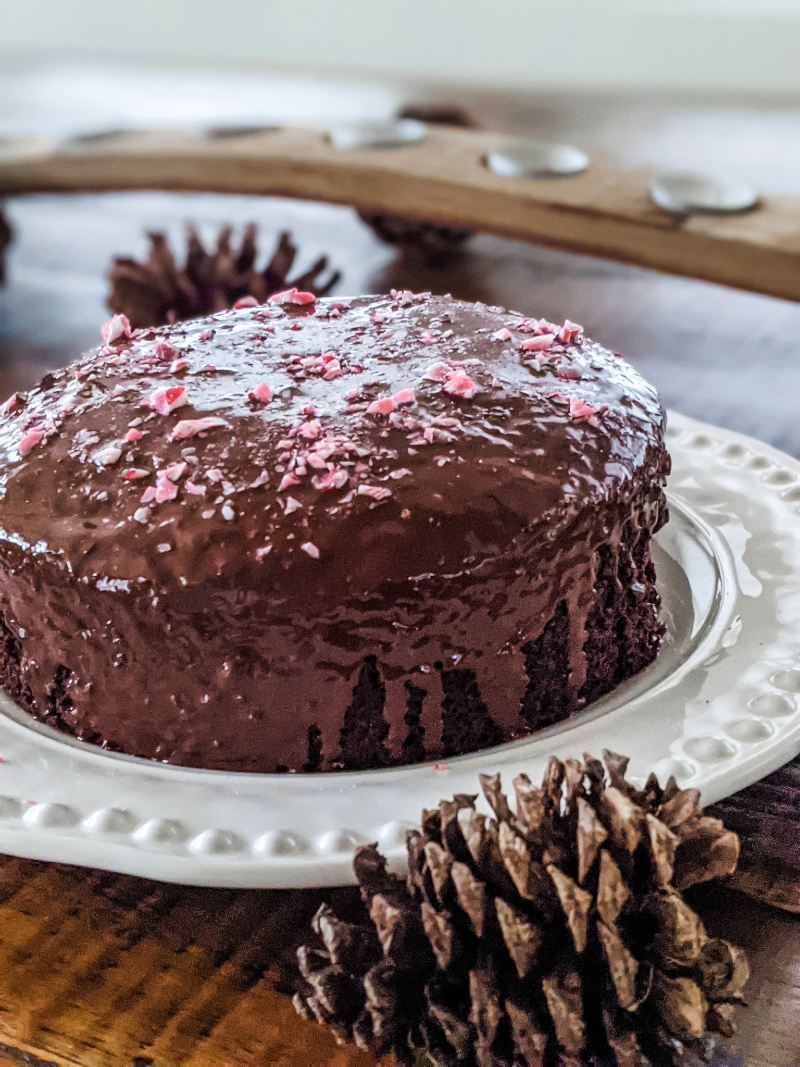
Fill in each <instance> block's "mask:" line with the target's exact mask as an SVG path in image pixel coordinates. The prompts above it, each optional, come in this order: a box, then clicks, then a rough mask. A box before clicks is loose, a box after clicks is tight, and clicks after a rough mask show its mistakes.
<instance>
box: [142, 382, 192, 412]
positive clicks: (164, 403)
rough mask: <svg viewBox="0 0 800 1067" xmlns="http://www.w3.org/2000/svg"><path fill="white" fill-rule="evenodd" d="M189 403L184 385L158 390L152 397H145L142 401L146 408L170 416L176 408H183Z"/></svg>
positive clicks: (169, 386)
mask: <svg viewBox="0 0 800 1067" xmlns="http://www.w3.org/2000/svg"><path fill="white" fill-rule="evenodd" d="M188 403H189V398H188V397H187V396H186V389H185V388H184V386H182V385H168V386H164V387H163V388H161V389H156V391H155V392H154V393H151V394H150V396H148V397H145V399H144V400H143V401H142V404H143V406H144V407H148V408H152V409H153V410H154V411H157V412H158V414H159V415H169V414H171V413H172V412H173V411H175V409H176V408H182V407H183V405H184V404H188Z"/></svg>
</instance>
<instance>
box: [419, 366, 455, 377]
mask: <svg viewBox="0 0 800 1067" xmlns="http://www.w3.org/2000/svg"><path fill="white" fill-rule="evenodd" d="M452 373H453V368H452V367H450V366H448V364H447V363H432V364H431V365H430V367H428V369H427V370H426V371H425V373H424V374H423V376H422V377H423V378H426V379H427V380H428V381H429V382H446V381H447V379H448V378H449V377H450V376H451V375H452Z"/></svg>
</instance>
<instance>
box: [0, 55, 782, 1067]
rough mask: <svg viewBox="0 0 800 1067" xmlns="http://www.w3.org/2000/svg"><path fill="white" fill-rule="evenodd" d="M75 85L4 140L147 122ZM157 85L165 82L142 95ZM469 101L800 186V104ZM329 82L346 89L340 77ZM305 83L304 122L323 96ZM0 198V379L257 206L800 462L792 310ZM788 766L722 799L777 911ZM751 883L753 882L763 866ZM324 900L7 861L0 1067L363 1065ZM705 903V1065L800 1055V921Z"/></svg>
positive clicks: (116, 200)
mask: <svg viewBox="0 0 800 1067" xmlns="http://www.w3.org/2000/svg"><path fill="white" fill-rule="evenodd" d="M71 77H73V76H72V75H67V74H64V73H63V72H62V73H61V74H60V75H58V76H56V75H50V74H47V75H46V76H45V75H44V74H36V73H35V72H34V73H27V74H24V75H23V74H21V75H19V78H18V81H17V82H14V81H13V79H8V78H7V79H6V81H5V82H4V83H3V84H4V87H5V94H6V95H5V97H0V134H2V133H3V132H4V130H8V131H9V132H10V131H11V130H14V131H17V130H19V129H20V128H21V123H23V122H24V123H28V124H29V125H30V127H31V128H32V129H33V128H40V129H44V130H46V131H47V132H59V130H62V131H63V132H73V131H74V130H75V129H76V128H80V127H81V126H82V127H83V128H88V129H91V128H93V127H95V128H97V127H108V126H112V125H118V124H119V123H120V122H121V121H124V120H126V117H128V118H129V119H130V121H132V122H139V123H141V122H142V121H149V120H151V119H152V116H151V115H149V114H145V115H144V116H143V117H142V114H141V111H142V107H143V105H141V103H140V102H136V106H134V104H133V103H132V102H131V99H130V96H131V94H130V83H129V82H126V81H125V78H124V77H123V76H122V75H115V74H113V73H106V74H103V75H102V76H100V75H92V78H93V79H94V80H93V81H92V80H91V79H90V82H91V85H92V86H93V87H94V88H93V90H92V91H91V92H89V91H88V90H87V91H85V92H84V95H83V96H82V97H81V98H80V100H79V101H78V104H79V107H78V108H77V114H76V108H75V107H73V108H72V109H69V108H68V107H67V104H66V103H65V100H70V99H72V101H73V103H74V102H75V99H74V98H75V90H74V78H73V81H72V82H71V81H70V78H71ZM59 78H60V79H61V81H60V82H59ZM137 84H138V85H140V86H144V85H147V84H149V83H148V82H147V81H146V79H140V81H139V82H137ZM159 84H160V83H159V82H158V79H154V81H153V85H154V86H155V89H154V90H153V92H152V94H151V96H153V97H155V96H157V92H156V89H157V88H158V85H159ZM182 84H183V83H181V81H180V77H177V76H176V78H173V80H172V81H171V83H170V85H171V90H170V91H171V92H172V93H173V97H175V98H180V97H181V93H184V94H185V95H187V96H188V94H189V91H190V87H189V88H187V85H188V84H189V83H188V82H187V85H184V86H183V88H182V87H181V86H182ZM194 84H196V83H194ZM218 84H223V83H218ZM9 86H10V88H9ZM70 86H72V88H71V89H70ZM235 88H236V86H235V81H234V80H233V79H232V82H231V87H229V89H228V91H227V96H226V95H225V93H222V98H224V99H225V100H227V101H228V103H227V104H226V106H228V107H229V111H230V116H231V118H232V120H235V119H236V118H237V117H238V115H239V114H240V113H241V108H240V109H239V111H238V112H237V111H236V107H237V104H236V101H235V92H234V90H235ZM281 91H282V92H283V93H284V96H283V97H282V96H281ZM270 92H271V94H272V95H271V96H270V104H269V106H270V108H272V111H271V112H270V113H269V114H267V113H266V112H265V116H264V117H265V118H268V119H272V120H274V119H276V118H280V117H281V108H282V107H285V108H286V112H287V115H286V117H287V118H291V119H292V120H295V121H296V120H297V118H298V107H299V106H300V105H298V92H299V90H298V88H297V86H296V85H293V84H292V83H291V82H288V81H287V82H286V84H285V86H284V89H283V90H280V86H278V88H276V83H275V82H273V83H271V89H270ZM70 93H72V97H70ZM337 93H338V94H339V95H338V96H337ZM456 96H458V97H459V98H460V102H461V103H462V104H464V105H466V106H467V107H468V108H469V110H470V111H471V112H472V114H473V115H474V117H475V118H476V120H477V121H478V122H479V123H480V124H482V125H486V126H492V127H494V128H505V129H509V130H514V131H519V132H529V133H536V134H540V135H544V136H558V137H559V138H561V139H567V140H572V141H574V142H576V143H578V144H579V145H580V146H581V147H585V148H588V149H589V150H590V151H591V150H592V149H593V148H605V149H608V150H611V151H613V152H614V153H615V154H617V155H618V156H620V157H622V158H624V159H626V160H628V161H629V162H630V163H632V164H636V163H644V162H659V163H662V164H664V165H665V166H670V167H680V166H690V165H691V166H705V167H707V168H712V169H713V168H715V169H723V170H726V171H729V172H731V171H732V172H735V173H738V174H739V175H741V176H742V177H745V178H748V179H750V180H752V181H754V182H756V183H757V184H759V185H760V186H761V187H762V188H765V189H770V188H773V189H776V190H779V191H785V192H792V193H800V147H798V146H800V109H797V110H791V109H778V108H774V109H767V108H761V109H755V108H748V107H746V106H744V105H742V104H737V105H736V106H735V107H733V106H730V107H721V106H714V107H711V106H707V105H702V104H694V105H690V104H687V103H681V102H680V101H664V100H650V101H644V102H641V101H640V102H632V101H625V100H616V101H615V100H605V101H604V100H599V101H598V100H581V99H579V98H570V97H558V98H552V99H547V98H538V99H535V98H530V97H524V96H521V95H513V94H500V93H498V94H475V93H469V92H466V91H465V92H463V93H461V94H451V95H450V99H455V97H456ZM329 97H330V99H333V100H334V101H336V100H341V99H344V97H343V95H342V91H341V87H335V86H334V87H332V88H331V92H330V94H329ZM425 98H428V99H440V100H441V99H443V97H442V94H441V92H439V93H437V94H434V93H432V92H431V91H429V90H425V88H424V87H420V86H407V87H402V86H395V87H390V88H389V89H387V88H386V87H385V86H384V87H382V88H378V87H375V88H372V87H369V86H365V87H360V88H354V89H352V91H350V93H349V95H348V96H347V108H348V109H349V110H348V115H349V116H351V115H352V114H354V113H357V112H358V110H359V108H360V107H361V108H363V112H364V114H368V115H374V114H375V111H376V100H378V101H380V102H381V106H382V107H383V106H385V107H386V108H390V107H391V106H395V105H396V104H399V103H401V102H403V101H404V99H417V100H420V99H425ZM302 99H304V100H307V106H308V114H307V115H305V117H306V118H308V119H309V120H312V119H314V118H316V117H317V115H316V114H315V113H314V108H315V107H318V105H319V101H321V100H324V99H326V97H325V92H324V89H323V90H320V91H318V92H317V94H316V96H315V95H314V93H312V92H308V91H306V95H305V96H304V97H302ZM315 101H316V103H315ZM330 106H331V107H334V105H330ZM137 108H138V110H137ZM126 109H127V110H126ZM251 110H252V109H251ZM134 115H135V117H131V116H134ZM301 117H302V116H301ZM326 117H335V116H334V115H333V114H331V112H330V111H329V112H326ZM214 118H215V120H219V118H220V114H219V111H217V113H216V114H215V116H214ZM7 213H8V216H9V218H10V221H11V222H12V225H13V226H14V228H15V231H16V240H15V243H14V245H13V247H12V249H11V252H10V256H9V263H8V275H9V281H8V285H7V287H6V289H5V290H4V291H2V292H1V293H0V393H2V394H3V395H5V394H7V393H9V392H11V391H12V390H14V389H17V388H25V387H26V386H29V385H32V384H33V383H34V382H36V381H37V380H38V379H39V378H40V377H41V375H42V374H43V373H44V372H45V371H46V370H47V369H49V368H52V367H54V366H57V365H60V364H63V363H64V362H66V361H68V360H69V359H71V358H72V357H74V356H75V355H77V354H78V353H79V352H80V351H81V350H82V349H84V348H86V347H88V346H89V345H92V344H94V343H95V342H96V340H97V339H98V325H99V323H100V322H102V321H103V319H104V318H105V317H106V311H105V308H104V300H105V293H106V284H105V282H104V278H103V275H104V272H105V270H106V268H107V266H108V263H109V260H110V258H111V256H112V255H115V254H120V255H124V254H134V255H142V254H143V253H144V251H145V240H144V238H143V230H144V229H146V228H148V229H153V228H163V229H167V230H168V231H169V232H170V233H171V235H172V237H173V241H174V243H175V244H176V245H177V246H180V244H181V242H182V236H181V227H182V222H183V221H184V220H186V219H192V220H195V221H197V222H199V223H200V224H201V228H202V229H203V231H204V232H205V233H206V234H207V235H211V234H212V233H213V231H214V229H215V227H216V226H217V225H219V224H222V223H224V222H232V223H234V224H236V225H241V224H243V223H244V222H245V221H248V220H250V219H253V220H254V221H256V222H257V223H259V225H260V227H261V233H262V242H263V245H264V255H266V252H267V250H268V248H269V247H271V244H272V242H273V241H274V238H275V236H276V234H277V232H278V231H279V230H280V229H282V228H290V229H291V230H292V231H293V233H294V235H295V238H296V241H297V243H298V244H299V246H300V249H301V253H300V260H299V262H298V266H300V267H301V268H302V266H303V265H308V264H310V262H311V261H312V260H313V259H314V258H316V256H317V255H319V254H321V253H322V252H327V253H328V254H329V255H330V257H331V259H332V262H333V264H334V266H336V267H338V268H340V269H341V270H342V272H343V277H342V280H341V283H340V285H339V287H338V291H339V292H341V293H348V294H354V293H360V292H381V291H386V290H387V289H388V288H390V287H396V288H413V289H432V290H435V291H440V292H441V291H450V292H452V293H453V294H454V295H455V296H458V297H464V298H469V299H481V300H485V301H486V302H487V303H500V304H503V305H505V306H507V307H512V308H515V309H517V310H520V311H522V312H525V313H531V314H537V315H544V316H546V317H548V318H551V319H558V318H559V317H561V318H563V317H564V316H569V317H570V318H571V319H573V320H575V321H578V322H581V323H582V324H583V325H584V326H585V327H586V329H587V331H588V332H589V333H590V334H592V335H593V336H595V337H596V338H598V339H599V340H601V341H602V342H604V343H605V344H607V345H608V346H609V347H611V348H614V349H616V350H618V351H621V352H623V353H625V354H626V355H627V356H628V357H629V358H630V359H631V361H632V362H633V363H634V364H635V365H636V366H637V367H638V368H639V369H640V370H641V371H642V372H643V373H644V374H645V375H646V376H647V377H648V378H650V379H651V380H652V381H653V382H654V383H655V384H656V385H657V386H658V387H659V389H660V390H661V393H662V396H663V397H664V399H665V401H666V403H667V404H668V405H669V406H670V407H673V408H676V409H679V410H681V411H683V412H685V413H686V414H689V415H693V416H695V417H697V418H701V419H705V420H707V421H709V422H713V423H717V424H720V425H725V426H729V427H731V428H733V429H737V430H741V431H743V432H745V433H749V434H752V435H754V436H756V437H759V438H761V439H762V440H765V441H769V442H770V443H771V444H773V445H776V446H777V447H779V448H783V449H785V450H786V451H789V452H791V453H793V454H794V455H798V456H800V419H798V416H797V403H798V402H797V398H798V396H800V305H797V304H791V303H788V302H785V301H780V300H773V299H769V298H766V297H760V296H755V295H752V294H746V293H742V292H737V291H734V290H728V289H723V288H720V287H716V286H713V285H709V284H706V283H703V282H697V281H690V280H686V279H677V278H668V277H662V276H659V275H656V274H650V273H647V272H645V271H641V270H638V269H636V268H632V267H626V266H620V265H616V264H610V263H605V262H602V261H599V260H587V259H582V258H580V257H577V256H574V255H570V254H566V253H558V252H553V251H547V250H544V249H538V248H531V247H528V246H523V245H520V244H517V243H514V242H509V241H503V240H501V239H498V238H489V237H481V238H475V239H473V241H472V242H471V243H470V244H469V245H468V246H467V251H466V254H465V255H464V256H463V257H462V258H461V259H460V260H458V261H456V262H454V263H452V264H451V265H449V266H448V267H446V268H438V269H436V270H434V269H430V268H426V267H424V266H421V265H419V264H414V263H409V262H401V261H398V260H397V259H396V258H395V257H394V254H393V252H392V251H391V250H389V249H387V248H386V247H385V246H382V245H381V244H380V243H379V242H378V241H377V239H376V238H375V237H374V235H373V234H372V233H371V232H370V231H369V230H368V229H367V228H366V227H365V226H364V225H363V224H362V223H360V222H359V220H358V219H357V217H356V216H355V215H354V213H353V212H351V211H350V210H348V209H347V208H336V207H329V206H324V205H316V204H296V203H291V202H288V201H280V200H260V199H257V198H253V197H230V196H206V195H180V196H178V195H170V194H158V193H147V194H141V193H137V194H113V195H107V196H74V197H57V196H33V197H28V198H25V199H20V200H17V201H14V202H11V203H9V204H8V205H7ZM798 773H800V772H798V771H797V770H791V769H790V770H787V771H785V772H781V774H779V776H777V777H775V778H774V779H773V780H771V781H770V782H767V783H765V784H764V783H762V784H760V785H759V786H757V787H754V789H753V791H752V792H748V795H747V797H746V798H745V799H744V800H742V799H741V798H738V799H737V800H735V801H734V802H732V803H731V804H730V805H729V806H728V809H727V814H728V817H729V819H730V821H732V822H734V823H735V824H736V825H737V828H740V829H742V830H746V831H749V830H752V812H753V811H754V810H755V811H758V810H760V811H761V812H763V813H766V815H767V816H768V817H769V818H768V821H769V825H770V827H771V831H770V834H771V838H770V839H771V841H772V846H771V847H767V848H766V849H763V848H762V849H761V851H760V852H757V853H756V852H753V850H752V849H751V850H750V853H749V854H748V863H752V862H755V861H758V863H759V864H760V866H759V878H760V879H761V881H760V882H759V885H761V886H762V887H763V885H764V884H765V883H768V882H769V881H770V879H771V878H772V879H773V881H776V880H777V881H780V884H781V885H783V887H784V893H785V899H784V900H783V902H784V903H785V902H786V899H789V898H791V889H792V886H794V887H795V897H794V898H793V899H795V900H800V891H798V890H797V886H798V884H800V874H799V873H798V871H797V870H796V869H794V868H793V867H792V865H791V863H790V862H786V861H787V856H789V853H788V852H787V841H789V840H790V839H792V840H793V839H794V838H792V835H793V834H794V835H795V837H798V836H800V835H798V830H797V827H798V824H799V823H800V815H799V812H800V804H798V802H797V801H796V800H795V801H794V802H793V801H792V793H791V791H790V792H789V793H787V792H786V791H785V788H784V787H785V786H786V782H787V779H788V780H792V781H794V780H796V778H797V777H798ZM737 820H738V821H737ZM760 825H763V820H762V823H761V824H760ZM784 829H785V831H786V832H785V833H784V832H783V831H784ZM748 847H749V846H748ZM742 884H743V886H744V887H745V888H750V889H753V888H754V884H753V882H752V880H751V882H750V883H747V882H746V881H743V882H742ZM755 888H758V886H755ZM351 892H352V891H350V890H337V891H335V893H334V894H333V895H337V894H341V895H343V896H344V898H345V899H347V897H348V894H349V893H351ZM322 896H326V897H330V896H331V894H330V893H327V894H321V893H318V892H315V891H303V892H290V893H285V892H280V893H278V892H266V891H264V892H256V891H241V892H239V891H233V890H201V889H192V888H180V887H172V886H162V885H158V884H156V883H152V882H146V881H144V880H140V879H134V878H128V877H124V876H119V875H109V874H104V873H101V872H97V871H88V870H82V869H80V868H71V867H62V866H58V865H47V864H41V863H34V862H32V861H24V860H16V859H5V860H0V1042H4V1043H5V1046H6V1050H5V1051H3V1050H2V1049H0V1062H9V1063H17V1064H19V1063H23V1062H24V1063H33V1062H36V1059H37V1058H38V1059H39V1060H44V1061H50V1062H55V1063H59V1064H81V1065H87V1067H88V1065H91V1067H94V1065H103V1067H112V1065H114V1067H115V1065H117V1064H135V1065H136V1067H145V1065H146V1064H148V1063H150V1062H152V1063H154V1064H157V1065H158V1067H161V1065H171V1064H191V1065H198V1067H201V1065H202V1067H212V1065H222V1064H225V1065H231V1067H238V1065H240V1064H241V1065H245V1064H280V1065H281V1067H295V1065H297V1067H300V1065H303V1067H305V1065H308V1064H315V1065H316V1064H319V1065H325V1067H350V1065H355V1064H362V1065H364V1067H366V1064H367V1060H366V1059H365V1058H364V1057H361V1056H359V1055H357V1054H356V1053H355V1052H353V1051H352V1050H349V1049H348V1050H342V1049H337V1048H336V1046H335V1045H334V1043H333V1042H332V1040H331V1039H330V1038H328V1037H327V1036H326V1035H325V1034H323V1033H322V1031H321V1030H320V1029H319V1028H317V1027H314V1026H312V1025H311V1024H308V1023H303V1022H301V1021H299V1020H297V1019H296V1018H295V1016H294V1013H293V1011H292V1009H291V1005H290V1003H289V999H288V996H287V993H286V990H287V989H288V979H289V976H290V974H291V960H292V952H293V949H294V946H295V945H296V944H297V943H298V942H299V940H300V939H301V938H303V937H305V936H306V925H307V920H308V917H309V916H310V914H311V913H312V911H313V910H314V908H315V906H316V904H317V903H318V901H319V900H320V899H321V897H322ZM695 902H696V905H697V907H698V909H699V910H700V912H701V914H702V916H703V918H704V920H705V921H706V924H707V925H708V927H709V929H710V930H711V932H713V933H716V934H719V935H721V936H725V937H727V938H729V939H731V940H734V941H736V942H738V943H739V944H742V945H744V946H745V947H746V948H747V950H748V952H749V954H750V956H751V960H752V963H753V978H752V980H751V983H750V986H749V987H748V990H747V994H748V1000H749V1007H748V1008H747V1009H746V1010H744V1011H742V1012H740V1013H739V1032H738V1034H737V1036H736V1037H735V1038H734V1039H732V1040H731V1041H729V1042H723V1043H722V1044H721V1045H720V1049H719V1052H718V1054H717V1058H716V1060H715V1067H743V1065H745V1064H746V1065H747V1067H800V919H798V918H796V917H795V916H794V915H792V914H788V913H786V912H782V911H778V910H776V909H775V908H770V907H768V906H766V905H764V904H762V903H758V902H755V901H753V900H752V899H750V898H748V897H747V896H744V895H743V894H742V893H738V892H734V891H732V890H731V889H729V888H724V887H710V888H707V889H704V890H703V891H702V892H699V893H697V895H696V898H695ZM31 1057H33V1059H32V1058H31Z"/></svg>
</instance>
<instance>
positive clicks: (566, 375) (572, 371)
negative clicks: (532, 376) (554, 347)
mask: <svg viewBox="0 0 800 1067" xmlns="http://www.w3.org/2000/svg"><path fill="white" fill-rule="evenodd" d="M556 375H557V376H558V377H559V378H560V379H561V381H563V382H578V381H580V380H581V378H582V377H583V375H582V374H581V372H580V370H579V368H578V367H573V366H571V365H570V364H569V363H561V364H559V366H557V367H556Z"/></svg>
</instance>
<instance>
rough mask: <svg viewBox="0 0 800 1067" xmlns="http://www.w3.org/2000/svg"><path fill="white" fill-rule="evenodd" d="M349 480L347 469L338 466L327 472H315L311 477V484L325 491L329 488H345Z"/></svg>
mask: <svg viewBox="0 0 800 1067" xmlns="http://www.w3.org/2000/svg"><path fill="white" fill-rule="evenodd" d="M349 481H350V475H349V474H348V473H347V471H346V470H342V468H341V467H336V468H334V469H333V470H332V471H328V472H327V473H325V474H315V475H314V477H313V478H312V479H311V484H312V485H313V486H314V488H315V489H320V490H322V491H323V492H324V491H325V490H327V489H344V487H345V486H346V485H347V483H348V482H349Z"/></svg>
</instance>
